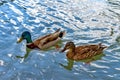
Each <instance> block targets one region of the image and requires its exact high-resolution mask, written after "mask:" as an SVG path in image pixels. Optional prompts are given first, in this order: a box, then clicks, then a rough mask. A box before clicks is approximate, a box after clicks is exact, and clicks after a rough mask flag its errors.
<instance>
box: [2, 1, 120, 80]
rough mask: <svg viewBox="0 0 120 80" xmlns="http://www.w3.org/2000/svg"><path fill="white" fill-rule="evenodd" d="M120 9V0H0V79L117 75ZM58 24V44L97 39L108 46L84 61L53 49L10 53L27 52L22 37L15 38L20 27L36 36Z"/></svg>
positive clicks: (101, 79) (81, 79) (89, 79)
mask: <svg viewBox="0 0 120 80" xmlns="http://www.w3.org/2000/svg"><path fill="white" fill-rule="evenodd" d="M119 13H120V1H119V0H0V80H120V65H119V61H120V43H119V42H120V35H119V34H120V26H119V24H120V14H119ZM58 28H61V29H62V30H66V31H67V34H66V36H65V37H64V38H63V39H62V40H63V46H64V44H65V43H66V42H67V41H73V42H75V44H76V45H83V44H97V43H100V42H102V43H103V44H104V45H107V46H108V48H107V49H106V50H104V56H100V57H99V59H98V60H95V61H92V62H91V63H90V64H89V65H86V63H85V62H83V61H81V62H73V61H69V60H67V59H66V56H65V53H63V54H62V53H60V52H58V51H57V50H50V51H39V50H32V51H31V52H30V54H29V56H28V58H26V59H24V60H23V59H18V58H16V57H15V56H16V55H21V56H22V55H24V54H25V53H26V47H25V41H23V42H22V43H21V44H17V43H16V41H17V39H18V37H19V36H20V34H21V33H22V32H23V31H25V30H28V31H30V32H31V35H32V39H36V38H37V37H39V36H43V35H45V34H48V33H52V32H54V31H55V30H56V29H58ZM62 48H63V47H62ZM68 63H69V64H68ZM60 64H61V65H62V66H61V65H60ZM67 64H68V65H69V66H68V67H67V68H66V67H65V66H67ZM63 66H64V67H63Z"/></svg>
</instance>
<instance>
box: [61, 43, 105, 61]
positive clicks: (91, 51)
mask: <svg viewBox="0 0 120 80" xmlns="http://www.w3.org/2000/svg"><path fill="white" fill-rule="evenodd" d="M105 48H106V46H104V45H102V44H101V43H100V44H98V45H84V46H77V47H75V45H74V43H73V42H68V43H67V44H66V45H65V47H64V49H63V50H62V52H64V51H65V50H67V49H68V52H67V54H66V56H67V57H68V58H69V59H73V60H82V59H86V58H91V57H93V56H96V55H98V54H101V53H102V52H103V50H104V49H105Z"/></svg>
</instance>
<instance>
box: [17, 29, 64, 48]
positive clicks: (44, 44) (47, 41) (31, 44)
mask: <svg viewBox="0 0 120 80" xmlns="http://www.w3.org/2000/svg"><path fill="white" fill-rule="evenodd" d="M64 34H65V31H60V29H58V30H57V31H56V32H54V33H52V34H48V35H46V36H43V37H40V38H38V39H36V40H34V41H32V39H31V34H30V32H28V31H25V32H23V33H22V35H21V38H20V39H19V40H18V41H17V43H20V42H21V41H22V40H24V39H25V40H26V41H27V44H26V46H27V47H28V48H30V49H34V48H39V49H41V50H43V49H47V48H49V47H51V46H54V45H56V44H57V42H58V41H60V40H61V38H62V37H63V35H64Z"/></svg>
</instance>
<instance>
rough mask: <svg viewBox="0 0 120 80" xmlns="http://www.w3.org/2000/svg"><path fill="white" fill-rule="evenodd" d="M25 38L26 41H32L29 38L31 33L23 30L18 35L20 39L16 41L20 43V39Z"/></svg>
mask: <svg viewBox="0 0 120 80" xmlns="http://www.w3.org/2000/svg"><path fill="white" fill-rule="evenodd" d="M24 39H25V40H26V41H27V43H32V39H31V34H30V32H28V31H24V32H23V33H22V35H21V37H20V39H19V40H18V41H17V43H20V42H21V41H22V40H24Z"/></svg>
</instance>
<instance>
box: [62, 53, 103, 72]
mask: <svg viewBox="0 0 120 80" xmlns="http://www.w3.org/2000/svg"><path fill="white" fill-rule="evenodd" d="M103 56H105V54H103V53H102V54H99V55H96V56H94V57H92V58H88V59H83V60H79V61H77V62H84V63H86V64H90V63H91V62H93V61H96V60H101V59H102V57H103ZM67 61H68V62H67V65H63V64H62V63H60V65H61V66H62V67H64V68H65V69H67V70H72V68H73V65H74V60H70V59H67Z"/></svg>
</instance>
